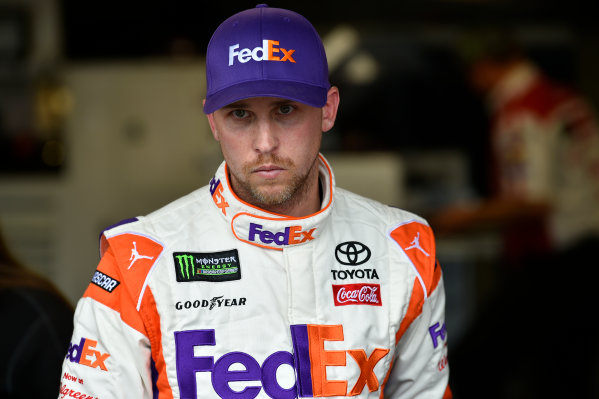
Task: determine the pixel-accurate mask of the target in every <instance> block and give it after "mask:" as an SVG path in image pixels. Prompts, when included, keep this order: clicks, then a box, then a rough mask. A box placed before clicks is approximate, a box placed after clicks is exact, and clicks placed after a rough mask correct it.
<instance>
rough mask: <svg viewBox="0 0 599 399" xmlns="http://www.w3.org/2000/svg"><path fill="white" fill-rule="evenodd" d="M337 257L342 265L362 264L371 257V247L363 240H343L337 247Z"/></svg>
mask: <svg viewBox="0 0 599 399" xmlns="http://www.w3.org/2000/svg"><path fill="white" fill-rule="evenodd" d="M335 258H336V259H337V261H338V262H339V263H341V264H342V265H349V266H357V265H361V264H362V263H366V262H367V261H368V259H370V249H369V248H368V247H367V246H366V245H364V244H362V243H361V242H357V241H347V242H342V243H341V244H339V245H337V248H335Z"/></svg>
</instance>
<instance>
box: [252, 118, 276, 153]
mask: <svg viewBox="0 0 599 399" xmlns="http://www.w3.org/2000/svg"><path fill="white" fill-rule="evenodd" d="M278 146H279V138H278V136H277V134H276V132H275V129H273V126H272V124H271V123H270V121H260V122H259V123H258V124H257V131H256V134H255V137H254V150H255V151H257V152H259V153H270V152H273V151H274V150H276V149H277V147H278Z"/></svg>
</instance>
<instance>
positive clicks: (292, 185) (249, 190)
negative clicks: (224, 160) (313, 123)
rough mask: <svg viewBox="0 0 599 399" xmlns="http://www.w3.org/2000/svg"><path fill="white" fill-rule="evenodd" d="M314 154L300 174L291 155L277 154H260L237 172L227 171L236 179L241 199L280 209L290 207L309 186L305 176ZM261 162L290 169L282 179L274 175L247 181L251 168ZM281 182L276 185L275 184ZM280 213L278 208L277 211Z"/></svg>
mask: <svg viewBox="0 0 599 399" xmlns="http://www.w3.org/2000/svg"><path fill="white" fill-rule="evenodd" d="M317 159H318V158H315V159H314V161H313V162H312V164H311V165H310V167H309V168H308V169H307V170H306V172H305V173H304V174H301V173H294V172H291V171H294V170H296V168H295V163H294V162H293V161H292V160H291V159H287V158H280V157H278V156H277V155H260V156H259V157H258V159H257V160H256V161H255V162H252V163H251V164H247V165H244V166H243V167H242V169H241V171H240V173H236V172H234V171H233V170H231V171H230V173H231V175H232V177H234V178H235V181H236V182H237V187H235V191H236V194H237V195H238V196H239V197H240V198H242V199H243V200H244V201H246V202H248V203H250V204H252V205H255V206H257V207H259V208H262V209H265V210H279V211H280V210H281V208H288V207H291V206H293V205H295V204H297V203H299V202H301V201H302V199H303V198H304V197H305V195H304V194H306V193H307V191H308V188H309V184H308V181H309V178H310V175H311V172H312V170H313V169H314V166H315V165H316V160H317ZM264 164H273V165H277V166H280V167H282V168H284V169H285V170H287V171H288V172H290V173H291V176H289V177H288V178H287V180H286V181H279V180H277V179H274V180H272V181H269V180H267V181H264V182H262V183H261V184H254V183H252V182H251V181H250V177H251V175H252V172H253V171H254V170H255V169H257V168H258V167H260V166H261V165H264ZM278 185H282V187H280V188H276V187H275V186H278ZM279 213H280V212H279Z"/></svg>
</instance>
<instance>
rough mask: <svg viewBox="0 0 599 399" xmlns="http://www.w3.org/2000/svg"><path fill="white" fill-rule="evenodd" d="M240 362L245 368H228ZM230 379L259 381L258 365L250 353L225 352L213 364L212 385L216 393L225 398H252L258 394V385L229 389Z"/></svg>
mask: <svg viewBox="0 0 599 399" xmlns="http://www.w3.org/2000/svg"><path fill="white" fill-rule="evenodd" d="M237 363H238V364H241V365H242V366H243V367H244V368H245V370H230V369H229V368H230V367H231V366H232V365H233V364H237ZM231 381H260V365H259V364H258V362H257V361H256V359H254V358H253V357H251V356H250V355H248V354H247V353H243V352H231V353H227V354H226V355H224V356H223V357H221V358H220V359H218V361H217V362H216V363H215V364H214V370H213V371H212V386H213V387H214V390H215V391H216V393H217V394H218V395H219V396H220V397H221V398H225V399H235V398H240V399H253V398H255V397H256V396H258V393H259V392H260V389H261V388H260V386H249V387H245V388H244V389H243V390H242V391H240V392H237V391H234V390H232V389H231V387H230V386H229V382H231Z"/></svg>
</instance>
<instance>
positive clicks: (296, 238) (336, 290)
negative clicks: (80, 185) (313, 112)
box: [59, 157, 451, 399]
mask: <svg viewBox="0 0 599 399" xmlns="http://www.w3.org/2000/svg"><path fill="white" fill-rule="evenodd" d="M320 181H321V184H322V188H323V202H322V204H323V205H322V209H321V210H320V211H319V212H317V213H315V214H313V215H310V216H308V217H303V218H291V217H285V216H282V215H277V214H272V213H269V212H265V211H263V210H261V209H257V208H255V207H253V206H251V205H249V204H247V203H245V202H243V201H242V200H240V199H239V198H238V197H237V196H236V195H235V194H234V193H233V192H232V191H231V188H230V185H229V182H228V178H227V169H226V164H225V163H223V164H222V165H221V166H220V168H219V169H218V171H217V172H216V175H215V176H214V178H213V179H212V180H211V182H210V184H209V185H208V186H205V187H203V188H200V189H198V190H196V191H194V192H192V193H191V194H189V195H187V196H185V197H183V198H181V199H179V200H177V201H175V202H173V203H171V204H169V205H167V206H166V207H164V208H162V209H160V210H158V211H156V212H154V213H152V214H150V215H148V216H145V217H139V218H136V219H132V220H129V221H126V223H122V224H120V225H118V226H116V227H112V228H110V229H108V230H106V231H105V232H104V233H103V235H102V238H101V261H100V263H99V265H98V267H97V270H96V272H95V273H94V275H93V277H92V281H91V283H90V285H89V287H88V288H87V290H86V291H85V293H84V295H83V298H82V299H81V300H80V301H79V303H78V305H77V310H76V314H75V328H74V332H73V338H72V342H71V345H70V348H69V351H68V353H67V356H66V358H65V361H64V366H63V371H62V381H61V387H60V394H59V398H67V397H77V398H86V399H87V398H98V399H109V398H110V399H112V398H161V399H162V398H184V399H196V398H218V397H221V398H226V399H233V398H277V399H279V398H281V399H282V398H296V397H347V396H357V397H359V398H382V397H384V398H411V399H413V398H427V399H429V398H442V397H444V395H446V396H445V397H449V396H451V393H450V391H449V389H448V375H449V369H448V366H447V347H446V338H447V337H446V329H445V321H444V306H445V294H444V288H443V281H442V278H441V270H440V267H439V265H438V263H437V262H436V259H435V243H434V237H433V234H432V232H431V229H430V227H429V226H428V225H427V224H426V222H425V221H424V220H422V219H421V218H419V217H417V216H415V215H413V214H410V213H408V212H405V211H402V210H399V209H395V208H391V207H388V206H384V205H382V204H380V203H378V202H375V201H372V200H368V199H365V198H363V197H360V196H358V195H355V194H352V193H350V192H347V191H345V190H342V189H340V188H335V184H334V179H333V174H332V172H331V169H330V167H329V165H328V164H327V162H326V161H325V160H324V158H323V157H321V160H320Z"/></svg>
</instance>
